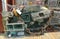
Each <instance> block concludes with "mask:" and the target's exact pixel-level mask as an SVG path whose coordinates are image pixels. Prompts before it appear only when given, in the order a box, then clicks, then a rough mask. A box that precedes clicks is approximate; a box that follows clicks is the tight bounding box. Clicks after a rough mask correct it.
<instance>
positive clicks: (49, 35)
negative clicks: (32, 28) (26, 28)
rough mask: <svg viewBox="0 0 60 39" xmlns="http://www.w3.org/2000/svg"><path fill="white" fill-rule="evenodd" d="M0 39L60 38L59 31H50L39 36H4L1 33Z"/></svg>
mask: <svg viewBox="0 0 60 39" xmlns="http://www.w3.org/2000/svg"><path fill="white" fill-rule="evenodd" d="M0 39H60V32H50V33H45V34H44V35H40V36H26V37H21V38H6V37H4V36H2V35H1V36H0Z"/></svg>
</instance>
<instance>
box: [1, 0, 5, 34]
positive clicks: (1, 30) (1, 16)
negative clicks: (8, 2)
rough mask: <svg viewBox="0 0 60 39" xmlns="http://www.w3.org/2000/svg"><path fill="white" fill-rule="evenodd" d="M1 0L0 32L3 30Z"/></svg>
mask: <svg viewBox="0 0 60 39" xmlns="http://www.w3.org/2000/svg"><path fill="white" fill-rule="evenodd" d="M1 13H2V0H0V33H3V32H4V27H3V24H2V14H1Z"/></svg>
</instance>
